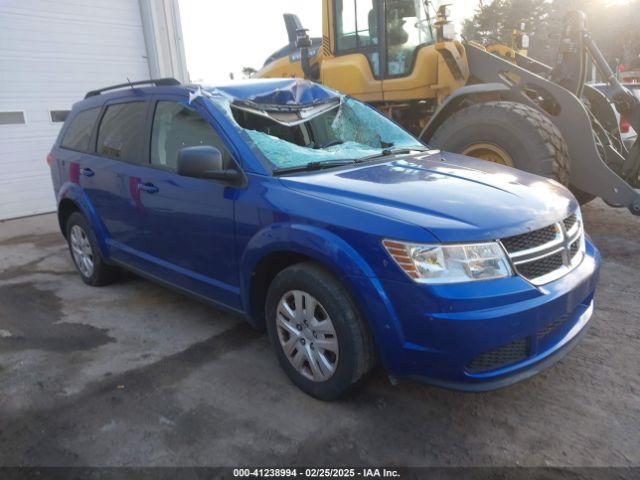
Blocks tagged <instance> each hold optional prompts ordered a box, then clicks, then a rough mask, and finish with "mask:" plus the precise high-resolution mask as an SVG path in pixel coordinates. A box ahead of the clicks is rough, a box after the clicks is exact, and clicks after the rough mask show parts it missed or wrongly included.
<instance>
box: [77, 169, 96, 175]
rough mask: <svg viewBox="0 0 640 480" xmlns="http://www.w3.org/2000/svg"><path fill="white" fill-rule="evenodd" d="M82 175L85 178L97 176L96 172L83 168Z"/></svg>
mask: <svg viewBox="0 0 640 480" xmlns="http://www.w3.org/2000/svg"><path fill="white" fill-rule="evenodd" d="M80 173H81V174H82V175H84V176H85V177H93V176H94V175H95V173H94V171H93V170H91V169H90V168H81V169H80Z"/></svg>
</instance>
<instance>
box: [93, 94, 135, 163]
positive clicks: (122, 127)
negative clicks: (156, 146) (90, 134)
mask: <svg viewBox="0 0 640 480" xmlns="http://www.w3.org/2000/svg"><path fill="white" fill-rule="evenodd" d="M146 112H147V104H146V103H145V102H130V103H118V104H115V105H110V106H108V107H107V111H106V112H105V114H104V116H103V117H102V122H100V128H99V130H98V153H100V154H101V155H106V156H108V157H113V158H117V159H119V160H124V161H126V162H134V163H144V160H143V151H144V148H143V146H144V143H145V140H144V138H145V136H146V135H145V131H144V123H145V117H146Z"/></svg>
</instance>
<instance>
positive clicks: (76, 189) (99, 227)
mask: <svg viewBox="0 0 640 480" xmlns="http://www.w3.org/2000/svg"><path fill="white" fill-rule="evenodd" d="M64 200H70V201H72V202H73V203H74V205H75V206H76V207H77V208H78V210H80V212H81V213H82V214H83V215H84V216H85V217H86V218H87V220H88V221H89V224H90V225H91V228H92V229H93V233H94V234H95V237H96V239H97V241H98V247H99V248H100V254H101V256H102V257H103V258H105V259H108V258H109V249H108V248H107V243H106V239H107V237H108V234H107V230H106V228H105V226H104V225H103V223H102V222H101V221H100V217H99V216H98V214H97V212H96V210H95V208H93V205H92V204H91V201H90V200H89V197H87V194H86V193H85V192H84V190H82V188H81V187H80V186H79V185H78V184H76V183H73V182H66V183H64V184H63V185H62V187H61V188H60V190H59V191H58V198H57V202H58V203H57V205H58V212H60V204H61V203H62V202H63V201H64ZM62 233H63V234H65V232H62Z"/></svg>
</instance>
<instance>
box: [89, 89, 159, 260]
mask: <svg viewBox="0 0 640 480" xmlns="http://www.w3.org/2000/svg"><path fill="white" fill-rule="evenodd" d="M148 108H149V102H145V101H140V100H135V101H132V100H130V99H128V100H116V101H112V102H110V103H108V104H106V106H105V108H104V110H103V114H102V118H101V120H100V123H99V126H98V131H97V140H96V145H95V150H94V152H93V153H92V155H91V160H90V162H88V163H87V165H84V166H83V168H81V170H80V175H81V177H82V178H83V180H82V183H81V184H82V186H83V187H84V190H85V191H86V193H87V195H88V196H89V198H90V200H91V202H92V204H93V206H94V208H95V210H96V212H97V214H98V216H99V217H100V220H101V221H102V223H103V225H104V227H105V229H106V231H107V234H108V238H107V244H108V245H109V247H110V252H111V255H112V256H113V257H114V258H116V259H118V260H123V261H127V262H128V263H132V264H134V265H138V266H139V265H141V264H140V262H137V261H135V260H136V259H137V258H138V257H139V254H140V252H141V251H142V250H143V245H144V236H143V235H142V233H141V229H140V216H139V215H140V212H141V210H142V208H143V206H142V204H141V198H140V191H139V190H138V183H139V182H138V180H137V176H136V175H137V174H138V172H139V170H140V168H141V167H142V164H143V163H145V162H146V161H147V160H146V156H145V153H146V146H145V142H144V138H145V132H146V128H145V122H146V119H147V113H148Z"/></svg>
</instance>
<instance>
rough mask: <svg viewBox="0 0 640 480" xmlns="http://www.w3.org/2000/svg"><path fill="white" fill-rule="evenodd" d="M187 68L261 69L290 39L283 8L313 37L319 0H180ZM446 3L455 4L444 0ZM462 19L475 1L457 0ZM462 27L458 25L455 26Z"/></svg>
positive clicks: (210, 78)
mask: <svg viewBox="0 0 640 480" xmlns="http://www.w3.org/2000/svg"><path fill="white" fill-rule="evenodd" d="M178 2H179V5H180V17H181V20H182V34H183V37H184V44H185V51H186V55H187V67H188V69H189V74H190V76H191V80H192V81H193V82H198V83H209V84H216V83H223V82H228V81H229V73H231V72H233V73H234V76H235V78H236V79H238V78H242V74H241V71H242V68H243V67H253V68H255V69H258V70H259V69H260V68H261V67H262V65H263V64H264V61H265V60H266V59H267V57H268V56H269V55H271V54H272V53H273V52H275V51H276V50H278V49H279V48H281V47H283V46H285V45H286V44H287V43H288V39H287V33H286V30H285V27H284V21H283V20H282V14H283V13H295V14H297V15H298V16H299V17H300V20H301V21H302V24H303V25H304V26H305V27H306V28H308V29H309V31H310V35H311V36H312V37H319V36H321V35H322V0H178ZM446 3H453V2H452V1H448V2H446ZM455 3H456V7H455V8H454V9H453V13H454V15H455V17H456V18H454V20H455V21H456V23H457V24H460V22H461V20H462V18H464V16H465V15H468V14H470V13H472V12H473V7H474V6H475V5H476V4H477V0H462V1H460V0H457V1H456V2H455ZM459 30H460V29H459V28H458V31H459Z"/></svg>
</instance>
